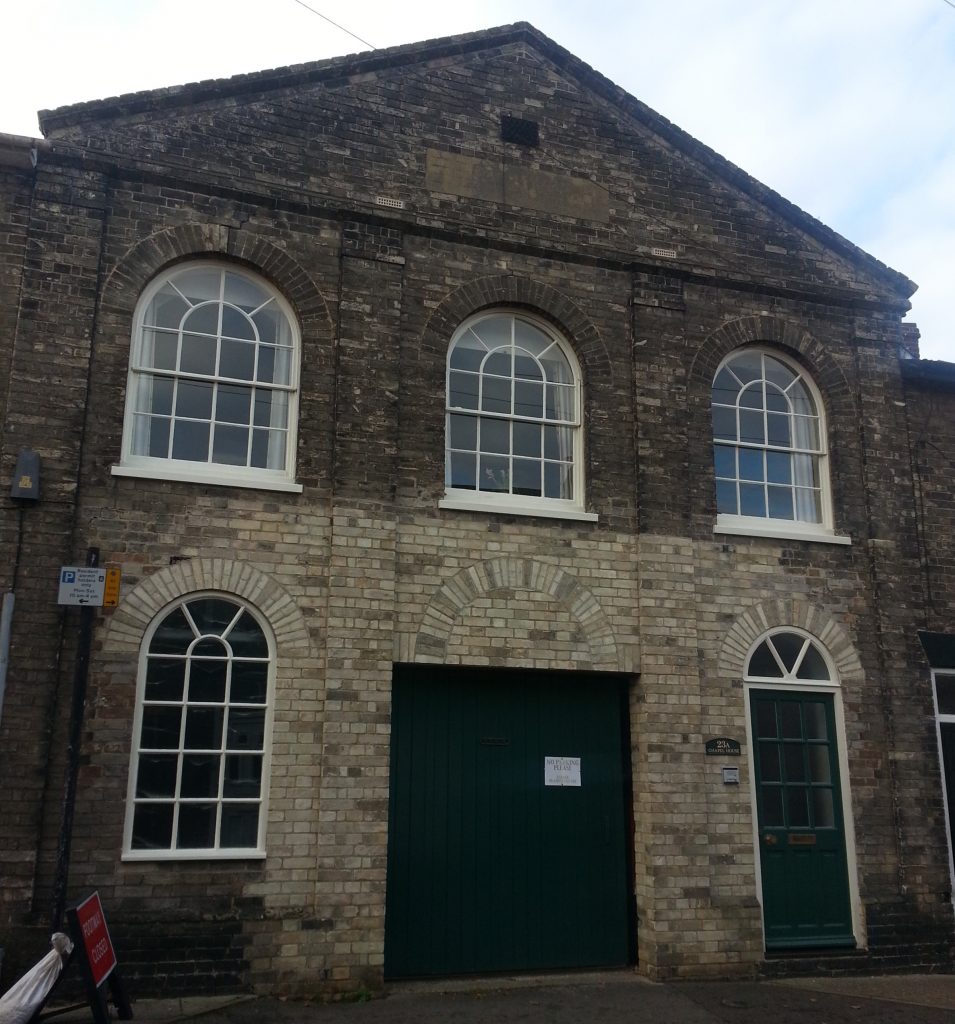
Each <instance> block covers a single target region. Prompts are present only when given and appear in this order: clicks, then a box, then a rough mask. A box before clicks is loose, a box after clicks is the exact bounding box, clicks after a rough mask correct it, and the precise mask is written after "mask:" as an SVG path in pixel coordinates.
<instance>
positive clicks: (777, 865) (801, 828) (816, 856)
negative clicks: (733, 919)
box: [750, 689, 855, 949]
mask: <svg viewBox="0 0 955 1024" xmlns="http://www.w3.org/2000/svg"><path fill="white" fill-rule="evenodd" d="M750 708H751V715H752V724H753V744H754V748H755V749H754V765H755V775H756V797H757V819H758V825H759V851H760V867H761V871H762V896H763V920H764V925H765V932H766V947H767V949H786V948H798V947H805V948H811V947H836V946H854V945H855V938H854V936H853V934H852V914H851V906H850V899H849V876H848V871H847V867H846V846H845V827H844V822H843V815H842V798H841V790H840V783H839V757H838V749H837V746H836V739H835V736H836V733H835V714H834V710H833V698H832V695H831V694H827V693H798V692H792V691H781V690H780V691H774V690H756V689H753V690H750Z"/></svg>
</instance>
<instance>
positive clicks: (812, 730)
mask: <svg viewBox="0 0 955 1024" xmlns="http://www.w3.org/2000/svg"><path fill="white" fill-rule="evenodd" d="M803 708H804V709H805V715H806V739H810V740H826V739H828V738H829V735H828V733H827V732H826V705H825V704H823V703H821V702H818V701H806V703H805V704H804V705H803Z"/></svg>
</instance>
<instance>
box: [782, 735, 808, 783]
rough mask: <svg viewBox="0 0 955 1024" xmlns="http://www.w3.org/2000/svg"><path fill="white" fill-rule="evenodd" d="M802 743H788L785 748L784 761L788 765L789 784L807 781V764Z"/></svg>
mask: <svg viewBox="0 0 955 1024" xmlns="http://www.w3.org/2000/svg"><path fill="white" fill-rule="evenodd" d="M802 751H803V746H802V744H801V743H787V744H785V745H784V746H783V759H784V761H785V764H786V781H787V782H805V781H806V762H805V759H804V758H803V756H802Z"/></svg>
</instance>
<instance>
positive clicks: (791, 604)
mask: <svg viewBox="0 0 955 1024" xmlns="http://www.w3.org/2000/svg"><path fill="white" fill-rule="evenodd" d="M786 626H795V627H797V628H799V629H804V630H805V631H806V632H807V633H809V634H811V635H812V636H814V637H815V638H816V639H817V640H818V641H819V642H820V643H821V644H822V645H823V646H824V647H825V648H826V650H827V651H828V652H829V655H830V656H831V658H832V660H833V662H834V664H835V667H836V672H837V674H838V679H839V680H840V681H841V682H843V683H845V682H847V681H854V682H861V681H862V679H863V676H864V673H863V670H862V663H861V662H860V661H859V655H858V653H857V651H856V649H855V646H854V645H853V643H852V641H851V640H850V639H849V637H848V636H847V635H846V632H845V630H844V629H843V628H842V626H841V625H840V624H839V623H838V622H837V621H836V620H835V619H834V618H833V616H832V615H831V614H830V613H829V612H828V611H826V610H824V609H822V608H818V607H816V606H814V605H811V604H810V603H809V602H808V601H803V600H800V599H798V598H792V599H790V600H777V601H763V602H762V603H761V604H756V605H753V606H752V607H751V608H747V609H746V611H744V612H743V613H742V614H741V615H740V616H739V617H738V618H737V619H736V621H735V622H734V623H733V625H732V626H731V627H730V630H729V632H728V633H727V634H726V637H725V638H724V640H723V644H722V646H721V648H720V653H719V669H720V674H721V675H723V676H726V677H732V678H735V679H742V677H743V676H744V675H745V673H746V656H747V654H748V653H749V651H750V649H751V648H752V646H753V644H754V643H756V641H757V640H758V639H759V638H760V637H761V636H763V635H765V634H766V633H767V632H768V631H769V630H771V629H778V628H780V627H786Z"/></svg>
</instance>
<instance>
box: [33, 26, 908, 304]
mask: <svg viewBox="0 0 955 1024" xmlns="http://www.w3.org/2000/svg"><path fill="white" fill-rule="evenodd" d="M514 43H524V44H525V45H527V46H529V47H531V48H532V49H534V50H536V51H537V52H538V53H539V54H540V55H542V56H543V57H545V58H546V59H548V60H549V61H551V62H552V63H553V64H554V65H555V66H556V67H558V68H559V69H560V70H561V71H562V72H564V73H565V74H567V75H569V76H571V77H572V78H573V79H575V80H576V81H577V82H578V83H579V84H580V85H581V86H582V87H584V88H585V89H588V90H590V91H592V92H593V93H594V94H596V95H597V96H599V97H601V98H602V99H604V100H605V101H608V102H609V103H611V104H612V105H613V106H615V107H616V108H617V109H619V110H620V111H621V113H623V114H624V115H626V116H627V117H628V118H630V119H632V120H633V121H635V122H637V123H639V124H640V125H642V126H643V127H644V128H646V129H648V130H649V131H651V132H653V133H654V134H656V135H657V136H659V137H660V138H661V139H663V140H665V141H666V142H667V143H669V144H670V145H672V146H673V147H674V148H675V149H677V150H679V151H681V152H682V153H684V154H685V155H686V156H688V157H689V158H691V159H692V160H694V161H696V162H697V163H699V164H700V165H702V166H703V167H705V168H706V169H707V170H709V171H710V172H711V173H713V174H715V175H717V176H719V177H720V178H722V179H723V180H724V181H726V182H727V183H728V184H730V185H732V186H734V187H735V188H737V189H739V190H740V191H741V192H743V193H745V194H746V195H748V196H750V197H751V198H753V199H754V200H756V201H757V202H759V203H761V204H762V205H764V206H766V207H767V208H768V209H770V210H772V211H773V212H774V213H776V214H778V215H779V216H781V217H783V218H784V219H785V220H787V221H789V222H790V223H791V224H792V225H793V226H794V227H796V228H798V229H799V230H801V231H804V232H805V233H806V234H807V235H809V236H810V237H812V238H814V239H815V240H816V241H818V242H819V243H820V244H822V245H823V246H825V247H826V248H828V249H830V250H831V251H833V252H835V253H837V254H838V255H840V256H842V257H844V258H846V259H848V260H849V261H851V262H852V263H854V264H856V265H857V266H859V267H860V268H861V269H863V270H865V271H867V272H868V273H870V274H873V275H874V276H875V277H876V278H877V279H879V280H882V281H884V282H885V284H886V286H887V287H888V288H889V289H890V290H891V291H893V292H895V293H896V294H897V295H899V296H900V297H901V298H903V299H907V298H909V297H910V296H911V295H912V294H913V293H914V292H915V290H916V288H917V287H918V286H917V285H916V284H915V283H914V282H912V281H911V280H910V279H909V278H907V277H906V276H905V275H904V274H901V273H899V272H898V271H896V270H893V269H892V268H891V267H888V266H887V265H886V264H884V263H882V262H881V261H880V260H877V259H876V258H875V257H874V256H871V255H870V254H869V253H867V252H866V251H865V250H863V249H861V248H859V247H858V246H857V245H855V244H854V243H852V242H850V241H849V240H848V239H846V238H844V237H843V236H842V235H840V234H839V233H838V232H836V231H834V230H833V229H832V228H830V227H828V226H827V225H825V224H824V223H822V221H819V220H817V219H816V218H815V217H813V216H812V215H810V214H808V213H806V212H805V211H804V210H802V209H801V208H800V207H798V206H796V205H795V204H794V203H792V202H790V201H789V200H788V199H786V198H784V197H783V196H782V195H780V194H779V193H778V192H776V191H774V190H773V189H771V188H769V187H768V186H766V185H764V184H763V183H762V182H760V181H758V180H757V179H756V178H754V177H752V176H751V175H749V174H747V173H746V172H745V171H743V170H742V169H741V168H739V167H737V166H736V165H735V164H733V163H731V162H730V161H729V160H727V159H725V158H724V157H722V156H720V155H719V153H717V152H715V150H713V149H711V148H710V147H709V146H706V145H704V144H703V143H702V142H700V141H699V140H697V139H695V138H694V137H693V136H692V135H690V134H689V133H688V132H685V131H683V129H681V128H679V127H678V126H677V125H675V124H673V122H672V121H668V120H667V119H666V118H665V117H663V116H662V115H661V114H658V113H657V112H656V111H655V110H653V109H651V108H650V107H648V106H647V105H646V104H645V103H642V102H641V101H640V100H638V99H637V98H636V97H635V96H632V95H630V93H628V92H626V91H625V90H624V89H622V88H620V86H618V85H616V84H614V83H613V82H612V81H610V79H608V78H606V77H605V76H604V75H602V74H600V72H598V71H596V70H594V68H592V67H591V66H590V65H589V64H586V63H585V62H584V61H582V60H581V59H580V58H579V57H575V56H574V55H573V54H572V53H570V51H569V50H566V49H564V48H563V47H562V46H560V45H558V44H557V43H555V42H554V41H553V40H552V39H550V38H549V37H548V36H546V35H544V34H543V33H542V32H540V31H539V30H538V29H536V28H535V27H534V26H533V25H531V24H529V23H528V22H515V23H514V24H512V25H502V26H498V27H497V28H490V29H483V30H481V31H478V32H469V33H465V34H461V35H456V36H446V37H444V38H440V39H432V40H426V41H424V42H418V43H409V44H405V45H402V46H393V47H389V48H387V49H381V50H373V51H370V52H364V53H357V54H349V55H346V56H342V57H333V58H330V59H327V60H321V61H313V62H309V63H307V64H296V65H292V66H290V67H285V68H276V69H272V70H267V71H256V72H252V73H250V74H244V75H235V76H233V77H231V78H221V79H210V80H207V81H202V82H195V83H191V84H188V85H178V86H172V87H170V88H164V89H151V90H147V91H143V92H135V93H127V94H125V95H121V96H114V97H110V98H108V99H102V100H92V101H89V102H85V103H75V104H71V105H69V106H64V107H58V108H57V109H56V110H41V111H40V112H39V121H40V128H41V131H42V132H43V134H44V136H47V137H53V138H56V136H57V134H58V133H60V132H66V131H69V130H70V129H75V128H77V127H79V126H81V125H90V124H92V123H95V122H109V121H111V120H116V119H120V118H124V117H130V116H136V115H142V114H144V113H150V112H155V113H161V112H167V111H172V110H175V109H177V108H182V107H187V106H194V105H196V104H200V103H209V102H215V101H217V100H232V99H236V98H239V97H246V98H247V97H252V96H256V97H261V96H263V95H264V94H267V93H269V92H272V91H275V90H288V89H290V88H295V87H297V86H314V85H324V86H326V87H335V86H336V85H341V84H345V83H346V82H348V81H349V80H351V79H353V78H355V77H356V76H360V75H367V74H370V73H374V72H376V71H380V70H384V69H389V70H391V69H399V68H402V67H408V66H412V65H417V64H423V63H426V62H428V61H433V60H437V59H441V58H447V57H454V56H456V55H461V56H463V55H467V54H473V53H476V52H479V51H482V50H491V49H495V48H500V47H503V46H507V45H511V44H514Z"/></svg>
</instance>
